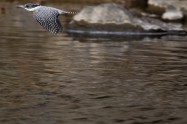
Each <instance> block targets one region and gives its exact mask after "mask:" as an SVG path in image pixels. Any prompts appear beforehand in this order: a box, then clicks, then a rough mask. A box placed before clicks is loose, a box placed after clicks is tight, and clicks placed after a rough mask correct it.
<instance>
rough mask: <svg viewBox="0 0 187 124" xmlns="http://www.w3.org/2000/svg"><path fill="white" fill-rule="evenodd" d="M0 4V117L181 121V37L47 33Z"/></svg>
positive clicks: (185, 104) (186, 74)
mask: <svg viewBox="0 0 187 124" xmlns="http://www.w3.org/2000/svg"><path fill="white" fill-rule="evenodd" d="M0 5H1V6H4V7H5V8H6V12H5V13H1V15H0V123H1V124H118V123H119V124H186V123H187V71H186V70H187V41H186V40H187V37H163V38H160V39H159V38H157V39H155V38H154V39H149V38H145V39H144V40H141V41H139V40H132V41H129V40H127V39H125V38H124V39H120V40H118V39H110V40H109V39H103V38H86V39H84V38H82V39H79V38H74V37H72V36H69V35H67V34H65V33H62V34H59V35H52V34H50V33H48V32H46V31H45V30H43V29H42V28H41V27H40V26H39V25H38V24H37V23H36V22H35V21H34V20H33V19H32V14H31V13H30V14H29V13H27V12H25V11H22V10H17V9H16V8H14V7H13V5H9V4H8V5H7V4H0ZM8 9H9V10H8ZM61 21H62V22H63V23H65V22H66V21H67V19H66V17H62V19H61Z"/></svg>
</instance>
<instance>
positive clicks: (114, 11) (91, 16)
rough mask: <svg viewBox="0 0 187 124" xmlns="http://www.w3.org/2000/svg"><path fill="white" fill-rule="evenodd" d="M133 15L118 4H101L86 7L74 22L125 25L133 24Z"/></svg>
mask: <svg viewBox="0 0 187 124" xmlns="http://www.w3.org/2000/svg"><path fill="white" fill-rule="evenodd" d="M131 16H132V15H131V13H130V12H129V11H127V10H126V9H124V8H123V7H121V6H118V5H117V4H101V5H98V6H88V7H85V8H84V9H83V10H82V11H81V12H80V13H79V14H77V15H76V16H74V18H73V19H74V21H77V22H79V21H85V22H88V23H100V24H108V23H115V24H124V23H131V22H132V20H131Z"/></svg>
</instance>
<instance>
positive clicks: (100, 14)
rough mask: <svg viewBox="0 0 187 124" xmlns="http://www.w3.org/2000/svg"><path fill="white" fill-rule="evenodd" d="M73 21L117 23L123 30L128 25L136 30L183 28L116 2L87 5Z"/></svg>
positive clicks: (91, 23)
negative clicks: (135, 12)
mask: <svg viewBox="0 0 187 124" xmlns="http://www.w3.org/2000/svg"><path fill="white" fill-rule="evenodd" d="M73 22H75V23H76V24H78V25H79V24H80V25H83V24H86V25H93V24H99V25H107V24H113V27H115V25H117V26H118V27H119V25H120V26H121V27H124V28H123V30H127V29H126V27H128V28H130V29H133V30H136V31H137V30H138V31H139V30H145V31H150V30H162V31H169V30H183V29H182V25H175V24H169V23H165V22H162V21H159V20H156V19H152V18H148V17H136V16H134V15H133V14H132V13H131V12H130V11H128V10H127V9H125V8H123V7H122V6H120V5H117V4H114V3H107V4H101V5H98V6H88V7H85V8H83V9H82V11H80V13H78V14H77V15H75V16H74V17H73ZM82 22H85V23H82ZM106 28H107V27H106Z"/></svg>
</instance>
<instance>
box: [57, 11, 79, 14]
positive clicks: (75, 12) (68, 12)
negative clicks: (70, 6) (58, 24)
mask: <svg viewBox="0 0 187 124" xmlns="http://www.w3.org/2000/svg"><path fill="white" fill-rule="evenodd" d="M77 13H79V12H77V11H74V12H73V11H71V12H70V11H63V10H61V11H60V14H77Z"/></svg>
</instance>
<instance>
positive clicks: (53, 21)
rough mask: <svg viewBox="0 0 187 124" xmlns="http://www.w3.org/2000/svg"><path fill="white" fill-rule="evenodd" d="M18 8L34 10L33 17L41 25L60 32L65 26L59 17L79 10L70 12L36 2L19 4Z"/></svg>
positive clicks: (50, 30) (48, 29)
mask: <svg viewBox="0 0 187 124" xmlns="http://www.w3.org/2000/svg"><path fill="white" fill-rule="evenodd" d="M17 7H18V8H23V9H25V10H27V11H31V12H33V18H34V19H36V21H37V22H38V23H40V25H41V26H42V27H43V28H44V29H46V30H47V31H49V32H51V33H54V34H56V33H59V32H62V31H63V26H62V25H61V23H60V20H59V19H58V16H59V15H61V14H76V13H77V12H68V11H63V10H60V9H56V8H53V7H48V6H42V5H40V4H35V3H27V4H25V5H17Z"/></svg>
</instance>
